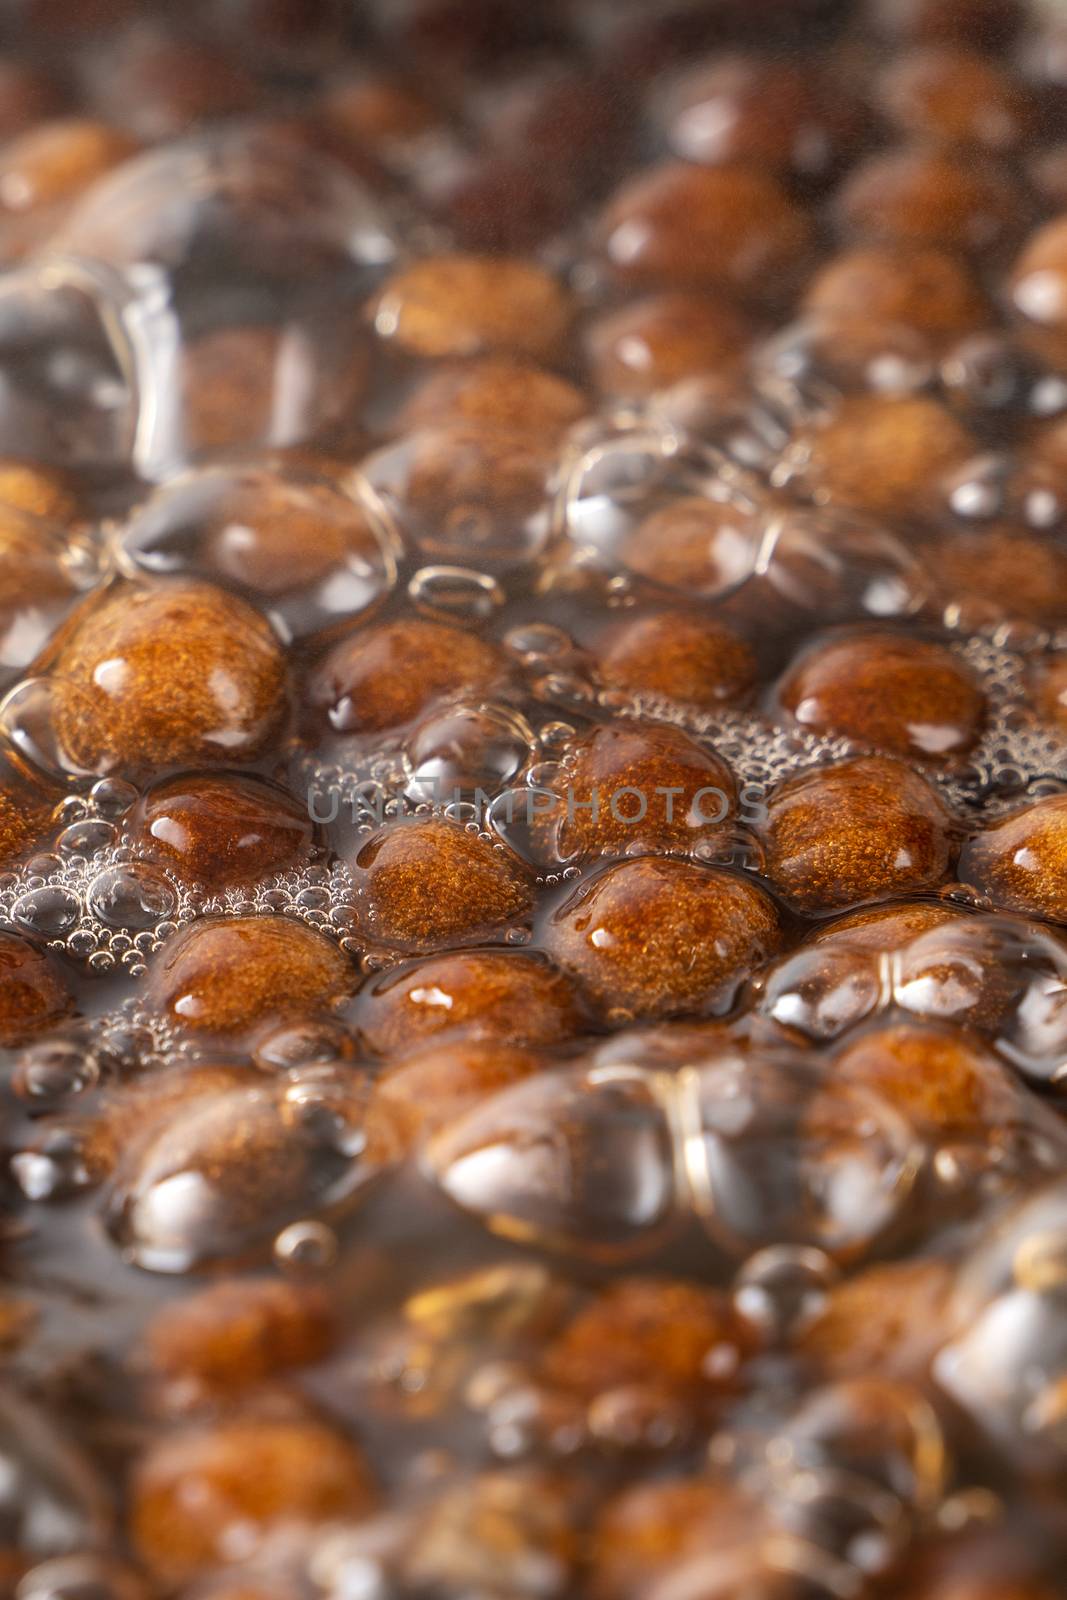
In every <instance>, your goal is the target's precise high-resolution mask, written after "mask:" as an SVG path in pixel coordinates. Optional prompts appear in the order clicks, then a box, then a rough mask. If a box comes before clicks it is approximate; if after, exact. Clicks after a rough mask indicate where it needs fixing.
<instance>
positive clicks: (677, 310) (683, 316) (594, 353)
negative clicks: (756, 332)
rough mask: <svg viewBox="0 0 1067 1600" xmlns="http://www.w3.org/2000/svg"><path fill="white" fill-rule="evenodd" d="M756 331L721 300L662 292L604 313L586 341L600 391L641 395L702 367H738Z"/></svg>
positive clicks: (709, 369) (710, 369) (717, 370)
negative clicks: (753, 331) (753, 332)
mask: <svg viewBox="0 0 1067 1600" xmlns="http://www.w3.org/2000/svg"><path fill="white" fill-rule="evenodd" d="M751 332H752V330H751V326H750V324H749V322H748V320H747V318H746V317H745V316H744V315H743V314H742V313H741V312H740V311H738V310H736V309H735V308H734V307H733V306H732V305H730V304H729V303H728V302H726V301H724V300H722V299H719V298H717V297H711V296H708V297H703V296H700V295H696V294H661V295H653V296H650V297H648V298H647V299H643V300H637V301H634V302H633V303H632V304H631V305H626V306H623V307H622V308H621V309H620V310H616V311H606V312H602V313H601V314H600V316H598V317H596V318H595V319H594V320H593V321H592V322H591V323H590V324H589V326H588V327H587V328H586V330H585V337H584V341H583V342H584V344H585V351H586V360H587V362H588V366H589V370H590V373H591V375H592V378H593V382H594V383H595V384H596V387H597V388H598V389H599V391H600V393H601V394H603V395H609V396H610V395H618V396H623V397H626V398H640V397H643V396H645V395H649V394H652V393H653V392H654V391H655V390H656V389H665V388H668V387H669V386H670V385H671V384H673V383H677V382H679V381H680V380H681V379H682V378H689V377H692V376H694V375H695V374H699V373H701V372H715V373H721V372H723V371H732V370H735V369H737V368H738V367H739V366H740V364H741V361H742V358H743V357H744V354H745V350H746V347H747V345H748V343H749V340H750V338H751Z"/></svg>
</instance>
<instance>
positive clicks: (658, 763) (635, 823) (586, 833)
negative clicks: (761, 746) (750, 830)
mask: <svg viewBox="0 0 1067 1600" xmlns="http://www.w3.org/2000/svg"><path fill="white" fill-rule="evenodd" d="M568 769H569V770H568V781H567V805H566V807H565V808H564V814H563V815H562V816H561V818H560V820H559V827H558V833H557V840H556V843H557V848H558V850H559V853H560V856H561V857H562V859H564V860H566V859H568V858H570V857H571V856H575V855H582V856H588V855H595V854H600V855H636V854H638V853H639V852H642V853H643V852H646V851H647V852H658V851H690V850H693V849H695V848H696V846H697V845H698V844H700V843H701V842H703V841H706V840H707V839H708V838H709V837H711V836H712V835H714V834H715V833H716V831H718V830H721V828H722V827H723V826H724V825H725V824H726V823H727V822H728V821H729V819H730V818H731V817H732V816H733V814H734V811H735V808H736V803H737V784H736V782H735V781H734V775H733V773H732V772H731V771H730V768H729V767H728V766H727V764H726V762H725V761H723V760H721V759H720V758H719V757H718V756H716V755H712V754H711V753H710V752H709V751H707V750H704V749H703V748H702V747H701V746H700V745H698V744H694V742H693V740H692V739H690V738H688V737H687V736H686V735H685V734H684V733H681V732H679V731H678V729H676V728H669V727H650V726H647V725H646V726H640V725H633V724H628V723H624V722H620V723H613V724H611V725H609V726H607V727H602V728H597V729H596V730H595V731H594V732H593V733H591V734H589V735H588V737H586V738H585V739H583V740H582V741H581V742H580V743H579V745H578V746H577V748H576V750H575V751H574V753H573V757H572V760H571V761H570V762H569V763H568Z"/></svg>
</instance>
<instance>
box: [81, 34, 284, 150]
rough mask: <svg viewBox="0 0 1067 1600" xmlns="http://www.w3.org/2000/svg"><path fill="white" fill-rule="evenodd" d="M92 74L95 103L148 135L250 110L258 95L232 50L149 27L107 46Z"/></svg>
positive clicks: (165, 134)
mask: <svg viewBox="0 0 1067 1600" xmlns="http://www.w3.org/2000/svg"><path fill="white" fill-rule="evenodd" d="M91 75H92V79H93V88H94V99H95V101H96V103H97V104H98V105H101V106H106V107H108V109H110V110H111V111H112V112H114V114H115V115H117V116H120V117H121V120H122V122H123V123H124V124H125V125H126V126H127V127H130V128H132V129H133V130H134V131H135V132H136V133H137V135H138V136H139V137H140V138H142V139H147V140H152V141H155V140H159V139H169V138H174V137H177V136H179V135H181V134H183V133H185V132H187V131H188V130H189V129H190V127H192V126H195V125H196V124H198V123H204V122H209V121H212V120H214V119H216V118H218V117H224V116H230V115H233V114H234V113H236V112H242V111H249V110H251V109H252V108H253V107H254V106H255V104H256V101H257V99H258V98H259V94H258V90H257V86H256V83H255V79H254V78H253V77H252V75H251V74H250V73H249V72H248V71H247V70H246V68H245V67H244V66H243V65H242V63H241V62H240V61H239V60H238V59H237V56H236V54H235V53H234V52H233V51H232V50H228V49H224V48H221V47H220V46H219V44H218V43H216V44H214V45H212V46H207V45H203V44H199V43H195V42H194V41H192V40H186V39H180V38H177V37H175V36H174V35H171V34H163V33H157V32H156V31H155V30H153V29H151V27H149V28H148V29H146V30H144V31H141V30H138V29H135V30H132V31H131V32H130V34H129V35H128V36H127V37H126V38H120V40H118V41H117V42H116V43H115V44H113V45H111V46H109V48H108V51H107V53H106V57H105V59H104V61H103V62H101V63H99V64H98V69H95V70H93V71H92V73H91Z"/></svg>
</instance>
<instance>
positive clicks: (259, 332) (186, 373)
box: [173, 323, 368, 456]
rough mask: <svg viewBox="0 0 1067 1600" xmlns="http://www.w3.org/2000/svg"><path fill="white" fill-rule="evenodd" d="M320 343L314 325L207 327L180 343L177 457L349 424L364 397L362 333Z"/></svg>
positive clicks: (336, 333)
mask: <svg viewBox="0 0 1067 1600" xmlns="http://www.w3.org/2000/svg"><path fill="white" fill-rule="evenodd" d="M332 339H333V343H332V344H330V345H327V344H325V343H324V342H323V339H322V336H321V334H318V335H317V332H316V330H315V328H314V325H313V324H309V326H308V327H303V326H301V325H300V324H284V325H270V324H264V323H245V324H243V325H242V326H240V327H222V328H212V329H208V330H206V331H205V332H203V333H199V334H197V335H196V336H195V337H193V338H191V339H189V341H188V342H187V343H186V344H184V345H183V347H182V350H181V356H180V364H179V376H178V386H179V389H180V396H181V406H180V418H179V429H180V433H179V436H178V437H176V438H175V440H174V443H173V448H174V450H175V451H176V452H178V453H179V454H180V455H182V456H197V455H203V454H206V453H208V452H212V451H222V450H226V449H228V448H230V447H238V446H245V445H249V444H263V445H269V444H278V445H287V444H290V443H291V442H292V441H293V440H294V438H295V439H298V440H299V439H302V438H306V437H307V436H308V435H309V434H314V433H318V432H321V431H322V430H323V429H325V428H327V427H329V426H331V425H338V424H339V422H340V420H341V419H343V420H344V423H345V424H346V425H349V426H351V425H352V419H353V417H355V416H358V413H359V407H360V405H361V404H362V401H363V399H364V398H365V395H366V391H367V376H368V351H367V347H366V344H365V342H364V341H365V339H366V334H365V332H364V331H362V330H355V329H353V328H347V327H344V326H340V327H336V326H335V327H334V329H333V330H332Z"/></svg>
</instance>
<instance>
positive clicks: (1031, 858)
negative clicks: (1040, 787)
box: [958, 794, 1067, 922]
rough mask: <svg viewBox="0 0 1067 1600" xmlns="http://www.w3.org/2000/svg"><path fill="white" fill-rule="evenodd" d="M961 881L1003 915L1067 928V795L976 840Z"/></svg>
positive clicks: (966, 850) (963, 861)
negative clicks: (1019, 914) (1019, 915)
mask: <svg viewBox="0 0 1067 1600" xmlns="http://www.w3.org/2000/svg"><path fill="white" fill-rule="evenodd" d="M958 876H959V880H960V882H961V883H966V884H969V885H971V886H972V887H973V888H975V889H977V890H978V891H979V892H980V893H981V894H984V895H988V896H989V898H990V899H991V900H992V901H993V902H994V904H995V905H996V907H997V908H998V909H1002V910H1005V911H1020V912H1022V913H1023V915H1024V916H1029V917H1037V918H1039V919H1040V920H1042V921H1046V922H1067V795H1063V794H1054V795H1049V796H1048V797H1047V798H1046V799H1044V800H1036V801H1034V802H1033V804H1031V805H1029V806H1027V807H1026V808H1025V809H1024V810H1022V811H1016V812H1013V813H1012V815H1011V816H1008V817H1004V818H1002V819H1001V820H1000V821H999V822H994V823H992V824H991V825H990V826H989V827H987V828H985V829H984V830H983V831H982V832H981V833H975V834H972V836H971V838H970V839H968V841H967V843H966V844H965V845H964V846H963V849H962V850H961V852H960V863H959V869H958Z"/></svg>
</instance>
